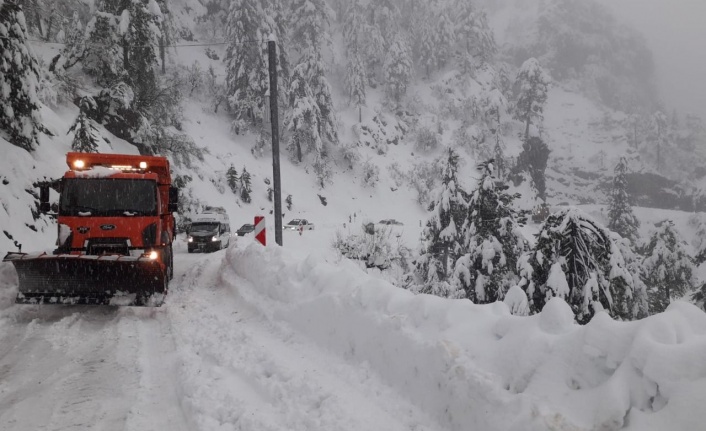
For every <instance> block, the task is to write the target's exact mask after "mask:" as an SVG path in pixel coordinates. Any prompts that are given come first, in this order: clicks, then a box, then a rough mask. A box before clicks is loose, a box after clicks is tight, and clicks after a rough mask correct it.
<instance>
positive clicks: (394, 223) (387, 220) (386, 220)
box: [379, 218, 404, 226]
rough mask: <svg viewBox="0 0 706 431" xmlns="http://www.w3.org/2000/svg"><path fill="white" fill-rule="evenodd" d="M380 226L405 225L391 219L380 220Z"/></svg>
mask: <svg viewBox="0 0 706 431" xmlns="http://www.w3.org/2000/svg"><path fill="white" fill-rule="evenodd" d="M379 224H387V225H390V224H392V225H398V226H402V225H403V224H404V223H402V222H401V221H397V220H395V219H393V218H391V219H385V220H380V221H379Z"/></svg>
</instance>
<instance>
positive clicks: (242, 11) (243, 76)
mask: <svg viewBox="0 0 706 431" xmlns="http://www.w3.org/2000/svg"><path fill="white" fill-rule="evenodd" d="M269 30H270V29H269V28H268V27H267V25H266V20H265V17H264V14H263V11H262V8H261V7H260V2H259V1H258V0H234V1H233V2H232V3H231V4H230V11H229V13H228V19H227V22H226V40H227V47H226V56H225V63H226V94H227V95H228V96H227V97H228V103H229V105H230V107H231V109H232V110H233V113H234V114H235V119H236V122H237V123H239V124H241V123H242V124H247V123H250V124H260V123H261V122H262V118H263V113H264V109H265V103H264V100H265V94H266V92H267V90H268V89H269V74H268V72H267V58H266V56H265V52H264V46H265V44H264V43H262V42H264V41H265V40H266V37H267V35H268V34H269ZM236 129H238V128H236Z"/></svg>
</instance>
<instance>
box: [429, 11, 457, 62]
mask: <svg viewBox="0 0 706 431" xmlns="http://www.w3.org/2000/svg"><path fill="white" fill-rule="evenodd" d="M434 28H435V30H436V38H435V39H436V41H437V46H436V56H437V66H438V67H444V66H446V64H447V63H448V61H449V60H450V59H451V55H452V52H453V46H454V44H455V43H456V32H455V31H454V25H453V22H452V21H451V18H449V10H448V9H447V8H444V9H442V10H441V12H440V13H439V19H438V24H437V25H436V26H435V27H434Z"/></svg>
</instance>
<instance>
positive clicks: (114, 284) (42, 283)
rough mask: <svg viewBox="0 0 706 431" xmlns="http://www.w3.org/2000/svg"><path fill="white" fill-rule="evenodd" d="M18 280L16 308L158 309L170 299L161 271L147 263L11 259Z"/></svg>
mask: <svg viewBox="0 0 706 431" xmlns="http://www.w3.org/2000/svg"><path fill="white" fill-rule="evenodd" d="M3 262H12V263H13V265H14V266H15V270H16V271H17V276H18V279H19V291H18V294H17V300H16V301H15V302H16V303H18V304H105V305H136V306H148V307H158V306H160V305H162V303H163V302H164V296H165V295H166V293H167V281H166V274H165V273H164V270H163V269H162V265H161V264H160V263H159V262H158V261H156V260H151V259H148V258H146V257H131V256H86V255H81V256H78V255H70V254H63V255H51V254H47V253H41V254H28V253H13V252H10V253H8V254H7V255H6V256H5V258H4V259H3Z"/></svg>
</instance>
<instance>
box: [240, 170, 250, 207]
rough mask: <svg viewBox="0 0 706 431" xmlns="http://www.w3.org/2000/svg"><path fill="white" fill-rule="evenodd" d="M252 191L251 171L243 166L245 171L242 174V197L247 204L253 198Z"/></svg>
mask: <svg viewBox="0 0 706 431" xmlns="http://www.w3.org/2000/svg"><path fill="white" fill-rule="evenodd" d="M251 193H252V188H251V184H250V172H248V171H247V170H246V169H245V167H244V166H243V172H242V173H241V174H240V199H242V200H243V202H245V203H246V204H249V203H250V202H251V200H252V198H251V196H250V194H251Z"/></svg>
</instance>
